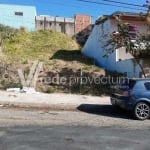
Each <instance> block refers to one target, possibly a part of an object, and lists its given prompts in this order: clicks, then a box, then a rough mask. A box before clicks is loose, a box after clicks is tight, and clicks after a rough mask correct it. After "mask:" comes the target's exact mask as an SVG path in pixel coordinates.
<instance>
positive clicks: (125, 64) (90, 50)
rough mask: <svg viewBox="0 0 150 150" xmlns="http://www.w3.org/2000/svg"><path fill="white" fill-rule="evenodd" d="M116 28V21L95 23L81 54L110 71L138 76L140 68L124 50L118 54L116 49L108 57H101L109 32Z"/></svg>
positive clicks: (103, 53)
mask: <svg viewBox="0 0 150 150" xmlns="http://www.w3.org/2000/svg"><path fill="white" fill-rule="evenodd" d="M116 30H117V26H116V23H113V22H112V21H110V20H107V21H105V22H104V23H102V24H99V25H95V27H94V29H93V31H92V33H91V35H90V36H89V38H88V40H87V42H86V44H85V45H84V47H83V49H82V52H83V54H85V55H87V56H89V57H91V58H94V59H95V61H96V64H97V65H98V66H100V67H103V68H105V69H107V70H111V71H117V72H120V73H127V76H128V77H139V74H140V72H141V68H140V67H139V65H137V64H136V62H134V59H133V57H132V55H131V54H126V52H125V50H124V51H122V52H121V53H120V54H119V53H118V52H117V51H114V52H113V53H112V54H110V55H109V56H108V57H103V56H104V55H105V53H106V50H105V49H104V45H105V44H106V42H107V41H108V39H109V35H110V33H112V32H113V31H116ZM129 56H130V57H129ZM127 57H129V59H126V58H127ZM117 58H118V59H119V58H122V60H123V61H118V59H117Z"/></svg>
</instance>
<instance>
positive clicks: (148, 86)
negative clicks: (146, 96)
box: [144, 82, 150, 91]
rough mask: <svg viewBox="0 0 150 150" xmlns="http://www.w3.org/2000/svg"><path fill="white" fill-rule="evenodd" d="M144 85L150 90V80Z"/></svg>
mask: <svg viewBox="0 0 150 150" xmlns="http://www.w3.org/2000/svg"><path fill="white" fill-rule="evenodd" d="M144 86H145V88H146V90H148V91H149V90H150V82H145V83H144Z"/></svg>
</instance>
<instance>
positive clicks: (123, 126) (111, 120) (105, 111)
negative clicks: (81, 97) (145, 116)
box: [0, 105, 150, 150]
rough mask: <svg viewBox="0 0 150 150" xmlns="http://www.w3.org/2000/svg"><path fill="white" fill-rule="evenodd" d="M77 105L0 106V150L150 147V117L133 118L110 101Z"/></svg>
mask: <svg viewBox="0 0 150 150" xmlns="http://www.w3.org/2000/svg"><path fill="white" fill-rule="evenodd" d="M79 109H80V111H76V112H71V111H48V110H38V111H37V110H35V111H31V110H27V109H24V110H22V109H0V150H149V149H150V148H149V142H150V120H146V121H137V120H133V119H132V118H131V117H130V115H129V114H126V112H122V111H120V110H118V111H114V110H113V109H112V107H111V106H109V105H106V106H95V105H94V106H93V107H89V105H88V106H86V107H85V106H84V107H83V106H81V107H80V108H79Z"/></svg>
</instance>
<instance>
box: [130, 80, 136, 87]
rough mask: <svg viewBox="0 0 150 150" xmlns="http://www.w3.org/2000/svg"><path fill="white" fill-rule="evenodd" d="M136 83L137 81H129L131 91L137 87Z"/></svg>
mask: <svg viewBox="0 0 150 150" xmlns="http://www.w3.org/2000/svg"><path fill="white" fill-rule="evenodd" d="M135 83H136V81H135V80H129V89H133V87H134V86H135Z"/></svg>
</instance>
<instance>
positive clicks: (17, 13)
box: [15, 12, 23, 16]
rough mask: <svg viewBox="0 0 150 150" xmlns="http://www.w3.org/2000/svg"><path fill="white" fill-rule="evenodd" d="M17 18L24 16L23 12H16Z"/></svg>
mask: <svg viewBox="0 0 150 150" xmlns="http://www.w3.org/2000/svg"><path fill="white" fill-rule="evenodd" d="M15 15H16V16H23V12H15Z"/></svg>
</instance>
